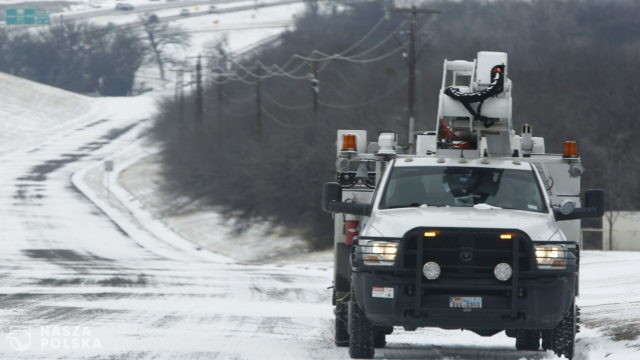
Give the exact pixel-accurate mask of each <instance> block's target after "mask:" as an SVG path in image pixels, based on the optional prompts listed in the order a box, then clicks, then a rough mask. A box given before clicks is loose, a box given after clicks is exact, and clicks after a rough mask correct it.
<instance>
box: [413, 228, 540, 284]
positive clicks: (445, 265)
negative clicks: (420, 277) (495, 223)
mask: <svg viewBox="0 0 640 360" xmlns="http://www.w3.org/2000/svg"><path fill="white" fill-rule="evenodd" d="M425 231H435V232H436V233H437V235H436V236H435V237H425V236H424V232H425ZM501 234H511V235H512V238H511V239H501V238H500V235H501ZM514 242H518V244H517V246H516V247H515V249H514V245H516V244H514ZM403 243H404V256H403V258H402V260H403V264H402V265H401V266H402V267H404V268H407V269H421V267H422V265H423V264H425V263H426V262H428V261H435V262H436V263H438V264H439V265H440V267H441V269H442V274H441V278H442V279H446V278H483V279H495V277H494V275H493V269H494V267H495V266H496V265H497V264H499V263H507V264H509V265H511V266H514V265H515V264H516V263H517V266H518V270H519V271H528V270H529V269H530V267H531V266H532V263H531V259H532V257H531V254H530V252H531V245H530V241H529V239H528V237H527V236H526V235H525V234H524V233H522V232H521V231H517V230H510V229H506V230H505V229H431V228H430V229H415V230H414V231H412V232H410V233H408V234H407V235H406V236H405V238H404V240H403ZM514 251H517V252H518V259H517V261H514V260H515V259H514ZM514 270H515V269H514Z"/></svg>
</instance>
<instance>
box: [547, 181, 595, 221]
mask: <svg viewBox="0 0 640 360" xmlns="http://www.w3.org/2000/svg"><path fill="white" fill-rule="evenodd" d="M583 205H584V206H583V207H581V208H576V209H573V211H571V212H570V213H568V214H567V213H565V214H563V213H562V212H561V211H560V209H553V215H554V216H555V218H556V221H564V220H577V219H585V218H592V217H601V216H602V215H604V191H602V190H600V189H591V190H587V191H585V192H584V204H583Z"/></svg>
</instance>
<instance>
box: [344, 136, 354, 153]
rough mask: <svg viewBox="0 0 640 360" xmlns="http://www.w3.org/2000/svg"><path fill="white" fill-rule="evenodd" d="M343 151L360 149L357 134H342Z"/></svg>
mask: <svg viewBox="0 0 640 360" xmlns="http://www.w3.org/2000/svg"><path fill="white" fill-rule="evenodd" d="M342 151H358V146H357V145H356V135H355V134H344V135H342Z"/></svg>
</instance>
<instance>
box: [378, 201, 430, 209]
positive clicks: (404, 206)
mask: <svg viewBox="0 0 640 360" xmlns="http://www.w3.org/2000/svg"><path fill="white" fill-rule="evenodd" d="M422 205H425V204H424V203H418V202H415V203H411V204H407V205H393V206H387V209H399V208H408V207H419V206H422Z"/></svg>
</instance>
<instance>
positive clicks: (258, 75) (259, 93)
mask: <svg viewBox="0 0 640 360" xmlns="http://www.w3.org/2000/svg"><path fill="white" fill-rule="evenodd" d="M260 70H262V68H261V67H260V64H258V65H257V66H256V134H257V135H258V141H260V140H262V79H261V76H262V74H261V71H260Z"/></svg>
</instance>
